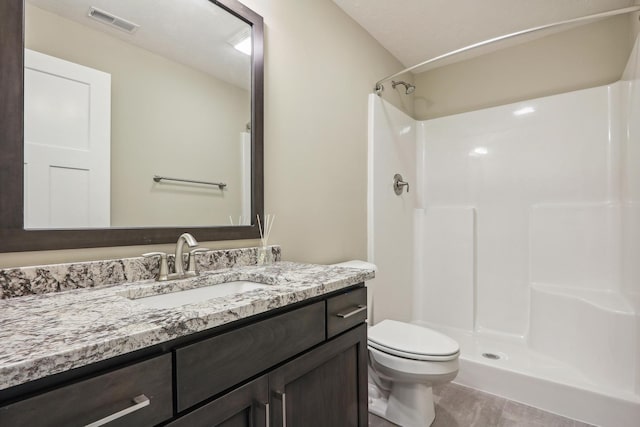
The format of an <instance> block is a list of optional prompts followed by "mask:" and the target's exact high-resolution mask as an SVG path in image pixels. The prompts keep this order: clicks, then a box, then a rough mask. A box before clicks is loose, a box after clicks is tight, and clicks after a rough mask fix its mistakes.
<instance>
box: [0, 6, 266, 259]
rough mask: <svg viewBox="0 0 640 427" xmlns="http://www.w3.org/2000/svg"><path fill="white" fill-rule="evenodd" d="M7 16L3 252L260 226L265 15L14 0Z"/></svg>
mask: <svg viewBox="0 0 640 427" xmlns="http://www.w3.org/2000/svg"><path fill="white" fill-rule="evenodd" d="M23 17H24V20H23ZM0 19H2V22H1V23H0V33H1V36H2V40H3V43H2V46H0V60H1V61H2V65H1V67H2V74H1V80H0V96H1V97H2V99H3V100H6V101H7V102H3V103H2V106H0V109H1V111H0V112H1V117H0V137H1V139H0V147H2V152H3V155H2V159H0V183H1V191H2V195H1V197H0V221H1V223H0V227H1V228H0V251H2V252H8V251H24V250H41V249H63V248H78V247H94V246H95V247H97V246H117V245H134V244H150V243H165V242H172V241H175V239H176V238H177V236H178V235H179V234H180V233H181V232H183V231H190V232H191V233H193V234H194V235H195V236H196V237H197V238H198V239H200V240H226V239H241V238H255V237H257V236H258V230H257V225H256V215H258V214H260V215H262V212H263V172H262V168H263V160H262V159H263V130H262V124H263V73H262V70H263V24H262V18H261V17H260V16H259V15H257V14H256V13H254V12H253V11H251V10H249V9H248V8H246V7H245V6H243V5H242V4H241V3H239V2H237V1H235V0H218V1H215V0H214V1H210V0H188V1H181V2H176V1H173V0H140V1H136V2H131V1H128V0H109V1H106V0H25V1H24V2H23V1H22V0H8V1H6V2H3V3H2V5H1V6H0ZM22 22H24V25H23V24H22Z"/></svg>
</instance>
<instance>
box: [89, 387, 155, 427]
mask: <svg viewBox="0 0 640 427" xmlns="http://www.w3.org/2000/svg"><path fill="white" fill-rule="evenodd" d="M132 401H133V403H134V405H131V406H129V407H128V408H125V409H123V410H122V411H118V412H116V413H113V414H111V415H108V416H106V417H104V418H102V419H100V420H98V421H94V422H92V423H91V424H87V425H86V426H85V427H99V426H102V425H105V424H106V423H110V422H111V421H113V420H117V419H118V418H122V417H124V416H125V415H128V414H130V413H132V412H135V411H137V410H140V409H142V408H144V407H145V406H149V403H150V401H149V398H148V397H147V396H145V395H144V394H141V395H140V396H136V397H134V398H133V399H132Z"/></svg>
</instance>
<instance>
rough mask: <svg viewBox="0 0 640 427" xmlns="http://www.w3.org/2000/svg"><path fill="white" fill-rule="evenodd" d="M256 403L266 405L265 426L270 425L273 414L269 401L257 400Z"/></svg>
mask: <svg viewBox="0 0 640 427" xmlns="http://www.w3.org/2000/svg"><path fill="white" fill-rule="evenodd" d="M256 404H257V405H259V406H262V407H264V413H265V417H264V425H265V427H269V423H270V419H271V414H270V412H269V402H266V403H261V402H256Z"/></svg>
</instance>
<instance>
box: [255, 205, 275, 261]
mask: <svg viewBox="0 0 640 427" xmlns="http://www.w3.org/2000/svg"><path fill="white" fill-rule="evenodd" d="M256 217H257V219H258V229H259V230H260V243H261V245H260V247H259V248H258V265H265V264H271V263H272V262H273V254H272V253H271V250H270V248H269V247H268V241H269V236H270V235H271V229H272V228H273V223H274V222H275V220H276V216H275V215H269V214H267V215H265V217H264V218H263V220H264V224H263V223H262V222H261V221H260V215H256Z"/></svg>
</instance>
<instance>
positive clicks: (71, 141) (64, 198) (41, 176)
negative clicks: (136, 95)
mask: <svg viewBox="0 0 640 427" xmlns="http://www.w3.org/2000/svg"><path fill="white" fill-rule="evenodd" d="M24 85H25V94H24V97H25V99H24V155H25V157H24V158H25V169H24V170H25V172H24V173H25V187H24V188H25V195H24V196H25V197H24V200H25V204H24V208H25V217H24V220H25V221H24V223H25V228H82V227H109V226H110V222H111V221H110V216H111V212H110V209H111V208H110V206H111V196H110V188H111V182H110V180H111V164H110V163H111V162H110V158H111V76H110V75H109V74H107V73H103V72H102V71H98V70H94V69H92V68H88V67H84V66H82V65H78V64H74V63H72V62H68V61H64V60H62V59H59V58H55V57H53V56H49V55H44V54H42V53H39V52H35V51H31V50H28V49H25V74H24Z"/></svg>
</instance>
